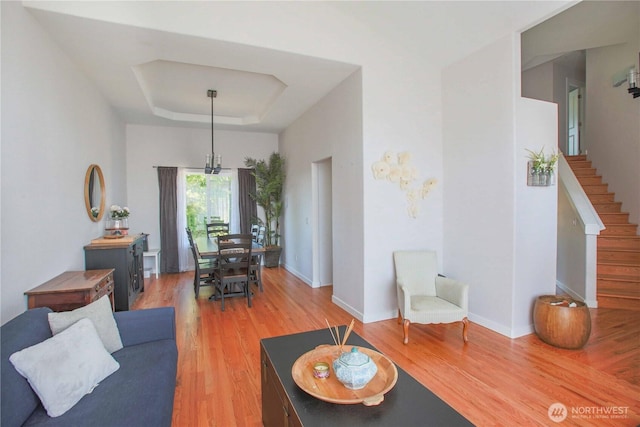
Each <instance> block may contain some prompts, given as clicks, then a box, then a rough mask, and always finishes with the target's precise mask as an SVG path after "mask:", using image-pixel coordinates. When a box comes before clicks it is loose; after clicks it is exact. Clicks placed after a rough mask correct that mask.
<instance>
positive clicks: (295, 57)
mask: <svg viewBox="0 0 640 427" xmlns="http://www.w3.org/2000/svg"><path fill="white" fill-rule="evenodd" d="M35 3H38V2H35ZM44 3H45V5H47V2H44ZM54 3H56V2H54ZM98 3H99V2H98ZM167 3H172V2H167ZM363 4H364V5H363ZM638 4H639V2H637V1H635V2H611V1H607V2H582V3H579V4H578V5H576V6H574V7H571V8H569V9H568V10H566V11H565V12H563V13H561V14H559V15H556V16H555V17H553V18H552V19H549V20H547V21H545V22H542V23H541V24H540V25H537V26H535V27H533V28H530V29H529V30H528V31H525V32H524V33H523V37H522V66H523V69H526V68H529V67H533V66H535V65H539V64H540V63H543V62H545V61H548V60H552V59H554V58H557V57H560V56H562V55H565V54H567V53H570V52H573V51H576V50H583V49H588V48H591V47H597V46H604V45H607V44H614V43H620V42H623V41H624V40H628V39H629V38H628V37H629V33H630V32H631V33H633V32H634V31H636V32H637V28H638V25H639V24H638V22H639V21H638V10H639V7H638ZM48 5H51V3H49V4H48ZM48 5H47V6H48ZM327 5H328V7H331V8H333V9H334V10H336V11H339V12H340V13H343V14H346V15H348V16H349V17H350V18H352V19H354V20H356V21H359V22H360V27H362V28H366V29H367V31H368V32H367V33H366V34H369V35H375V36H376V37H387V38H390V39H393V40H394V41H395V42H396V43H398V44H401V45H403V46H405V49H409V48H408V47H413V49H414V50H415V54H416V55H423V56H424V57H425V58H428V61H429V62H430V63H435V64H441V65H443V66H444V64H447V63H450V62H451V61H454V60H456V59H458V58H460V57H464V56H465V55H468V54H469V53H470V52H472V51H474V50H475V49H477V48H478V47H480V46H481V45H482V44H483V43H486V41H487V40H493V39H495V38H496V37H499V36H500V35H501V34H504V33H505V32H506V31H507V30H509V29H510V30H509V31H513V30H512V27H513V28H518V26H519V25H523V24H524V21H523V23H521V24H519V22H520V21H522V20H523V19H524V18H522V17H523V16H525V17H526V16H528V14H527V13H526V11H527V10H528V8H534V7H535V6H536V3H535V2H518V1H514V2H408V3H404V4H402V6H401V7H400V3H394V2H367V3H363V2H349V1H343V2H340V1H338V2H328V3H327ZM561 5H562V4H561ZM558 7H560V6H558ZM27 8H28V10H29V11H30V12H31V13H32V14H33V16H34V17H35V18H36V19H37V20H38V21H39V22H40V23H41V25H42V26H43V27H44V29H45V30H46V31H47V32H48V33H49V34H50V35H51V37H52V38H53V39H54V40H55V41H56V42H57V43H58V44H59V45H60V47H61V48H62V50H64V51H65V52H66V53H67V54H68V55H69V57H70V58H71V59H72V60H73V61H74V62H75V63H76V64H77V65H78V66H79V67H80V68H81V69H82V70H84V72H85V73H86V75H87V76H88V77H89V78H90V79H91V80H93V81H94V82H95V84H96V85H97V86H98V88H99V89H100V91H101V92H102V93H103V95H104V96H105V98H106V99H107V100H108V102H109V103H110V104H111V105H113V107H114V108H115V109H116V111H117V112H118V113H119V114H120V116H121V117H122V118H123V120H125V121H126V122H127V123H137V124H148V125H160V126H163V125H164V126H188V127H208V126H210V122H211V119H210V116H211V104H210V98H208V97H207V90H208V89H215V90H217V92H218V96H217V98H216V99H215V101H214V112H215V124H216V129H217V128H223V129H224V128H226V129H236V130H237V129H240V130H247V131H261V132H274V133H279V132H280V131H282V130H284V129H285V128H286V127H287V126H288V125H289V124H291V123H292V122H293V121H294V120H296V119H297V118H298V117H299V116H300V115H301V114H302V113H304V112H305V111H306V110H308V109H309V108H310V107H311V106H313V105H314V104H315V103H317V102H318V101H319V100H320V99H321V98H323V97H324V96H325V95H326V94H327V93H329V92H330V91H331V90H332V89H333V88H334V87H336V86H337V85H338V84H339V83H340V82H342V81H343V80H344V79H345V78H346V77H348V76H349V75H350V74H352V73H353V72H354V71H355V70H357V69H358V68H359V65H357V64H348V63H344V62H337V61H331V60H327V59H321V58H317V57H311V56H304V55H299V54H293V53H287V52H283V51H277V50H273V49H266V48H259V47H255V46H249V45H244V44H238V43H231V42H226V41H220V40H213V39H209V38H203V37H197V36H189V35H184V34H178V33H169V32H163V31H158V30H152V29H147V28H140V27H133V26H128V25H122V24H116V23H111V22H106V21H102V20H98V19H89V18H86V17H79V16H75V15H71V14H66V13H59V12H55V11H53V10H49V9H47V7H44V6H43V5H40V6H38V5H37V4H35V5H33V4H32V5H31V7H30V6H29V5H27ZM96 16H99V15H96ZM525 21H526V20H525ZM352 22H353V21H352ZM452 23H455V25H452ZM460 28H464V29H465V30H464V31H460V30H459V29H460ZM433 40H444V41H446V42H445V43H444V44H443V43H434V42H433ZM409 51H410V50H409Z"/></svg>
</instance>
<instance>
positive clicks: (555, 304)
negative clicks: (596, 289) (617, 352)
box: [533, 295, 591, 349]
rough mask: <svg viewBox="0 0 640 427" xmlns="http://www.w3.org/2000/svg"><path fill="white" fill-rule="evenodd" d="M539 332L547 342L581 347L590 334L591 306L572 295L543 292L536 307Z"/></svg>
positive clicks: (534, 320)
mask: <svg viewBox="0 0 640 427" xmlns="http://www.w3.org/2000/svg"><path fill="white" fill-rule="evenodd" d="M533 326H534V328H535V331H536V334H537V335H538V337H540V339H541V340H542V341H544V342H546V343H547V344H551V345H553V346H556V347H560V348H569V349H578V348H582V347H583V346H584V345H585V344H586V343H587V341H588V340H589V335H590V334H591V315H590V314H589V307H587V305H586V304H585V303H583V302H580V301H575V300H573V299H571V298H569V297H562V296H557V295H542V296H539V297H538V298H537V299H536V302H535V305H534V307H533Z"/></svg>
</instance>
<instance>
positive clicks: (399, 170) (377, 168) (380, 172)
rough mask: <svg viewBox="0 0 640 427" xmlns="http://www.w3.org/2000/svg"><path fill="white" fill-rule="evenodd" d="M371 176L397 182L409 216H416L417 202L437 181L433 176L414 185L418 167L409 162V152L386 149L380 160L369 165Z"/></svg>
mask: <svg viewBox="0 0 640 427" xmlns="http://www.w3.org/2000/svg"><path fill="white" fill-rule="evenodd" d="M371 170H372V172H373V177H374V178H375V179H379V180H383V179H386V180H387V181H389V182H391V183H393V184H398V185H399V186H400V190H402V191H403V192H404V193H405V194H406V197H407V204H408V205H407V213H408V214H409V216H410V217H411V218H417V217H418V214H419V213H420V208H419V206H418V202H419V201H420V200H422V199H425V198H426V197H427V195H428V194H429V193H430V192H431V191H432V190H433V188H434V187H435V186H436V184H437V183H438V180H436V179H435V178H431V179H428V180H426V181H424V182H423V183H422V185H420V186H416V185H415V181H417V179H418V169H417V168H416V167H415V166H413V164H411V153H409V152H408V151H404V152H402V153H398V154H397V155H396V154H395V153H394V152H392V151H387V152H385V153H384V155H383V156H382V159H381V160H378V161H376V162H373V164H372V165H371Z"/></svg>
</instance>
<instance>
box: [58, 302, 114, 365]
mask: <svg viewBox="0 0 640 427" xmlns="http://www.w3.org/2000/svg"><path fill="white" fill-rule="evenodd" d="M85 317H86V318H87V319H91V321H92V322H93V325H94V326H95V327H96V331H98V335H99V336H100V339H101V340H102V344H104V348H106V349H107V351H108V352H109V353H113V352H114V351H118V350H120V349H121V348H122V339H121V338H120V332H119V331H118V325H117V324H116V319H114V318H113V312H112V311H111V300H110V299H109V297H108V296H107V295H105V296H103V297H102V298H100V299H98V300H97V301H94V302H92V303H91V304H89V305H85V306H84V307H80V308H76V309H75V310H73V311H61V312H59V313H49V327H51V332H52V333H53V335H55V334H57V333H60V332H62V331H64V330H65V329H67V328H68V327H69V326H71V325H73V324H74V323H76V322H77V321H78V320H80V319H82V318H85Z"/></svg>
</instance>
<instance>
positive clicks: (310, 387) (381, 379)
mask: <svg viewBox="0 0 640 427" xmlns="http://www.w3.org/2000/svg"><path fill="white" fill-rule="evenodd" d="M351 347H353V346H350V345H345V346H344V350H345V351H350V350H351ZM358 350H359V351H360V352H362V353H365V354H366V355H367V356H369V357H370V358H371V359H372V360H373V361H374V362H375V364H376V365H377V367H378V372H377V373H376V376H375V377H373V379H371V381H369V383H368V384H367V385H366V386H365V387H364V388H362V389H360V390H350V389H348V388H346V387H345V386H344V385H343V384H342V383H341V382H340V381H338V378H336V375H335V372H334V371H333V360H334V359H336V358H337V357H338V355H339V354H340V350H339V347H338V346H336V345H324V346H319V347H317V348H315V349H313V350H311V351H309V352H307V353H305V354H303V355H302V356H300V357H299V358H298V360H296V361H295V363H294V364H293V367H292V368H291V375H292V376H293V381H295V383H296V384H297V385H298V387H300V388H301V389H302V390H304V391H305V392H307V393H308V394H310V395H311V396H313V397H316V398H318V399H320V400H324V401H325V402H331V403H339V404H355V403H362V404H363V405H365V406H373V405H379V404H380V403H382V401H383V400H384V394H385V393H387V392H388V391H389V390H391V389H392V388H393V386H394V385H395V384H396V381H397V380H398V369H397V368H396V365H395V364H394V363H393V362H392V361H391V360H390V359H389V358H388V357H387V356H385V355H383V354H381V353H378V352H377V351H375V350H371V349H369V348H365V347H358ZM318 362H326V363H328V364H329V366H331V368H330V370H331V373H330V375H329V378H324V379H318V378H315V377H314V376H313V366H314V365H315V364H316V363H318Z"/></svg>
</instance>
